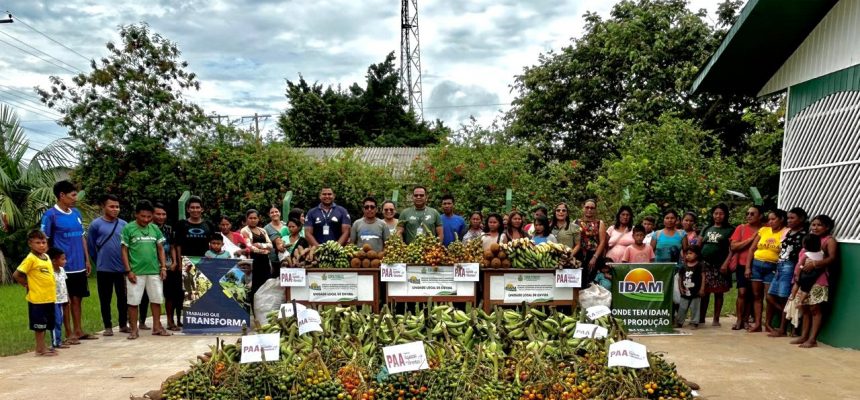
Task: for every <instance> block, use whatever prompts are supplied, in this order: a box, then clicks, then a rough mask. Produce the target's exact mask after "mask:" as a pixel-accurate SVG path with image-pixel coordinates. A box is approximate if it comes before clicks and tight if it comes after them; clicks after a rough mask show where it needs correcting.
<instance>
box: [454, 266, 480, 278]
mask: <svg viewBox="0 0 860 400" xmlns="http://www.w3.org/2000/svg"><path fill="white" fill-rule="evenodd" d="M478 268H479V267H478V263H460V264H456V265H454V282H477V281H478V278H479V277H480V275H481V273H480V270H479V269H478Z"/></svg>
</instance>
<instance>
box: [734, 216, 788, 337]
mask: <svg viewBox="0 0 860 400" xmlns="http://www.w3.org/2000/svg"><path fill="white" fill-rule="evenodd" d="M787 219H788V215H787V214H786V212H785V211H783V210H779V209H777V210H774V211H771V212H770V213H769V214H768V216H767V225H766V226H764V227H762V228H761V229H759V230H758V233H756V235H755V236H753V239H752V247H750V248H751V249H755V251H754V252H753V251H750V252H749V255H748V259H747V263H746V265H747V267H746V272H745V273H744V275H745V276H746V278H747V279H750V280H751V281H752V291H753V318H754V320H755V321H754V322H753V325H752V326H750V327H749V331H750V332H761V326H762V322H761V314H762V304H763V302H764V294H765V293H767V291H768V290H769V289H770V283H771V281H773V277H774V276H775V275H776V267H777V263H778V262H779V251H780V249H781V248H782V238H783V237H785V233H786V232H787V231H788V228H786V227H785V221H786V220H787ZM773 308H774V307H768V308H767V314H766V320H765V321H768V322H770V320H771V319H772V318H773V313H774V312H779V311H778V310H774V309H773ZM764 325H765V329H766V330H767V331H768V332H770V331H771V330H772V328H771V327H770V323H766V324H764Z"/></svg>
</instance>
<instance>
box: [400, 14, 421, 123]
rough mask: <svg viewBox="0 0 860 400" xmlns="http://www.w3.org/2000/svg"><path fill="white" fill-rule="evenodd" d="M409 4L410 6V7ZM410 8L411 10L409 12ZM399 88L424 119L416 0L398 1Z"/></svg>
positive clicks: (411, 108) (414, 110)
mask: <svg viewBox="0 0 860 400" xmlns="http://www.w3.org/2000/svg"><path fill="white" fill-rule="evenodd" d="M410 6H411V7H410ZM410 8H411V12H410ZM400 88H401V89H402V90H403V95H404V96H406V101H408V102H409V109H410V110H411V111H413V112H415V114H416V115H418V118H419V119H421V120H423V119H424V100H423V99H422V95H421V91H422V90H421V46H420V44H419V41H418V0H401V1H400Z"/></svg>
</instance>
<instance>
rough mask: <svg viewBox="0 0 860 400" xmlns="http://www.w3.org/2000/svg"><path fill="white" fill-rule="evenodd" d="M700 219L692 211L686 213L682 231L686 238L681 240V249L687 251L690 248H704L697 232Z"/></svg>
mask: <svg viewBox="0 0 860 400" xmlns="http://www.w3.org/2000/svg"><path fill="white" fill-rule="evenodd" d="M697 220H698V217H696V214H695V213H693V212H692V211H687V212H686V213H684V218H682V219H681V229H683V230H684V238H683V240H681V249H682V250H683V251H685V252H686V251H687V249H689V248H690V247H700V248H701V246H702V239H701V238H700V237H699V233H698V232H697V231H696V222H697Z"/></svg>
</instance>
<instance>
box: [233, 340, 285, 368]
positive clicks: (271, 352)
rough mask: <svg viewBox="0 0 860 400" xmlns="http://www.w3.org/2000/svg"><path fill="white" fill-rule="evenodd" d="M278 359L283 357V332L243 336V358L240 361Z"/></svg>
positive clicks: (250, 361) (243, 362)
mask: <svg viewBox="0 0 860 400" xmlns="http://www.w3.org/2000/svg"><path fill="white" fill-rule="evenodd" d="M264 353H265V355H266V361H278V359H279V358H280V357H281V334H280V333H266V334H262V335H248V336H242V358H241V359H240V360H239V362H240V363H242V364H245V363H253V362H261V361H263V354H264Z"/></svg>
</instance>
